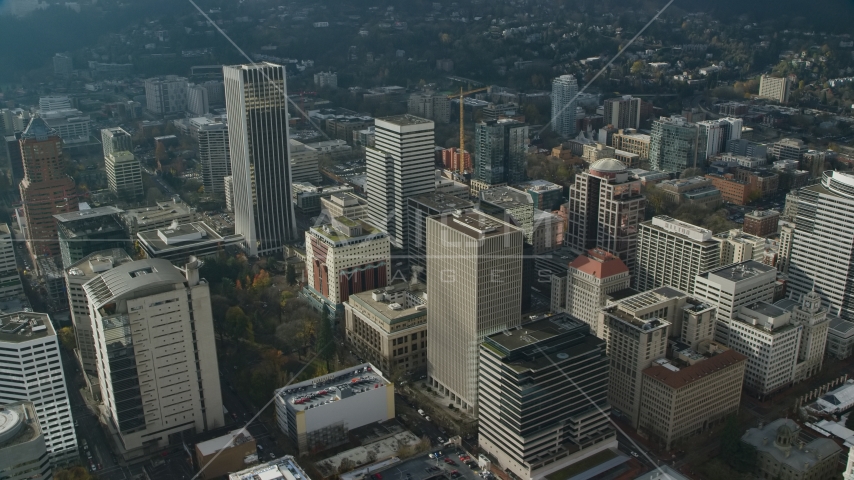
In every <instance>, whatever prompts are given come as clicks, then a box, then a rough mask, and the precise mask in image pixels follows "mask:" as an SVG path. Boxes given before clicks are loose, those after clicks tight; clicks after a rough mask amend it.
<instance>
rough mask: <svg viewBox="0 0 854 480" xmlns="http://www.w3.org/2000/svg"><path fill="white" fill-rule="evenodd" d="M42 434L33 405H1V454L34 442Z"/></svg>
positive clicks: (23, 403)
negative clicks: (14, 447)
mask: <svg viewBox="0 0 854 480" xmlns="http://www.w3.org/2000/svg"><path fill="white" fill-rule="evenodd" d="M41 434H42V430H41V426H40V425H39V422H38V418H37V417H36V412H35V409H34V407H33V404H32V403H30V402H14V403H7V404H5V405H2V404H0V452H2V451H3V449H5V448H8V447H11V446H14V445H20V444H22V443H26V442H29V441H32V440H34V439H36V438H38V437H39V435H41Z"/></svg>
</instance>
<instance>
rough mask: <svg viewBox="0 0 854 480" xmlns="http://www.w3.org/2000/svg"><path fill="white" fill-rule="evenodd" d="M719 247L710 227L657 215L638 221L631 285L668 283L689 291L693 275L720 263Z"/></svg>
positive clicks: (647, 286) (650, 286) (643, 286)
mask: <svg viewBox="0 0 854 480" xmlns="http://www.w3.org/2000/svg"><path fill="white" fill-rule="evenodd" d="M720 248H721V244H720V243H719V242H716V241H714V240H713V238H712V232H711V231H710V230H707V229H705V228H700V227H698V226H696V225H691V224H689V223H685V222H682V221H679V220H676V219H675V218H671V217H668V216H666V215H658V216H656V217H654V218H653V219H652V220H650V221H648V222H643V223H641V224H640V229H639V234H638V255H637V270H636V272H635V278H634V288H635V289H636V290H638V291H641V292H644V291H647V290H652V289H653V288H656V287H661V286H665V285H668V286H671V287H674V288H676V289H679V290H682V291H683V292H691V291H693V290H694V279H695V278H696V276H697V275H699V274H701V273H703V272H706V271H709V270H711V269H713V268H717V267H718V266H719V265H720V264H721V263H720Z"/></svg>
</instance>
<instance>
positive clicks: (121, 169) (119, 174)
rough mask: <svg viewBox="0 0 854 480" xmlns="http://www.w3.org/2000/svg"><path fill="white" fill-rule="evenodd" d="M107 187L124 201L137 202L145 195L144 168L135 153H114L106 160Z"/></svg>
mask: <svg viewBox="0 0 854 480" xmlns="http://www.w3.org/2000/svg"><path fill="white" fill-rule="evenodd" d="M104 169H105V170H106V171H107V185H108V186H109V188H110V191H111V192H113V193H114V194H116V196H118V197H119V198H121V199H124V200H137V199H140V198H142V197H143V196H144V195H145V188H144V187H143V184H142V167H141V166H140V165H139V160H137V159H136V157H135V156H134V154H133V153H131V152H127V151H123V152H113V153H111V154H109V155H107V157H106V158H104Z"/></svg>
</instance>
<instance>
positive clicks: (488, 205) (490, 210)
mask: <svg viewBox="0 0 854 480" xmlns="http://www.w3.org/2000/svg"><path fill="white" fill-rule="evenodd" d="M479 196H480V204H479V209H480V210H481V211H482V212H483V213H486V214H487V215H491V216H493V217H495V218H497V219H499V220H503V221H505V222H507V223H509V224H511V225H515V226H517V227H519V228H521V229H522V231H523V232H524V233H525V241H526V242H528V243H530V242H531V236H532V235H533V233H534V201H533V199H532V198H531V195H530V194H528V193H527V192H521V191H519V190H516V189H515V188H510V187H495V188H490V189H488V190H483V191H481V192H480V195H479Z"/></svg>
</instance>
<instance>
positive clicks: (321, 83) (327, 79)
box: [314, 72, 338, 88]
mask: <svg viewBox="0 0 854 480" xmlns="http://www.w3.org/2000/svg"><path fill="white" fill-rule="evenodd" d="M314 86H315V87H317V88H324V87H328V88H338V74H337V73H335V72H317V73H315V74H314Z"/></svg>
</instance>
